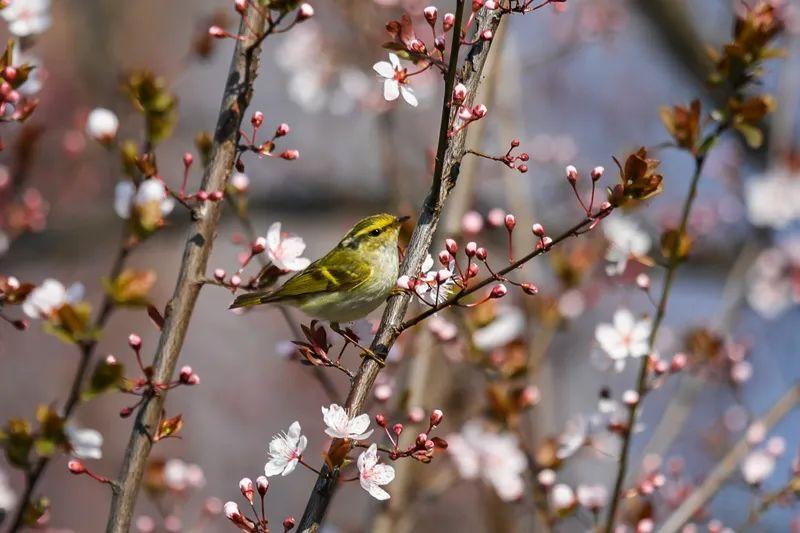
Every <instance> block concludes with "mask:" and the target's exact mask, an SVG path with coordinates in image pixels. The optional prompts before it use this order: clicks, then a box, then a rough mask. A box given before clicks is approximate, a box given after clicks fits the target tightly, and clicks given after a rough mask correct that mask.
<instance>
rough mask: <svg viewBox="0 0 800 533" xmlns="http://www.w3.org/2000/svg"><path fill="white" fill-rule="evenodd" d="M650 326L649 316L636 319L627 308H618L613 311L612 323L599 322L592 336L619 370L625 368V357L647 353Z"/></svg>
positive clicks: (640, 355)
mask: <svg viewBox="0 0 800 533" xmlns="http://www.w3.org/2000/svg"><path fill="white" fill-rule="evenodd" d="M650 327H651V326H650V319H649V318H643V319H641V320H636V318H635V317H634V316H633V313H631V312H630V311H628V310H627V309H618V310H617V312H616V313H614V323H613V324H599V325H598V326H597V328H596V329H595V332H594V336H595V339H597V342H598V343H599V344H600V347H601V348H602V349H603V350H604V351H605V352H606V354H608V356H609V357H610V358H611V359H612V360H613V361H614V364H615V367H616V370H617V372H620V371H621V370H622V369H623V368H625V359H627V358H628V357H642V356H643V355H646V354H647V352H648V337H649V336H650Z"/></svg>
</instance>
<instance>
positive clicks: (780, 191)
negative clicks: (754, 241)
mask: <svg viewBox="0 0 800 533" xmlns="http://www.w3.org/2000/svg"><path fill="white" fill-rule="evenodd" d="M745 201H746V204H747V217H748V218H749V219H750V222H752V223H753V224H754V225H756V226H767V227H770V228H774V229H783V228H786V227H787V226H788V225H789V224H791V223H792V222H794V221H796V220H798V219H800V172H798V171H796V170H790V169H788V168H786V167H783V166H780V167H776V168H773V169H770V170H768V171H767V172H765V173H764V174H761V175H759V176H755V177H753V178H751V179H750V180H748V181H747V183H746V184H745Z"/></svg>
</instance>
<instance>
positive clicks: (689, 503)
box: [659, 383, 800, 533]
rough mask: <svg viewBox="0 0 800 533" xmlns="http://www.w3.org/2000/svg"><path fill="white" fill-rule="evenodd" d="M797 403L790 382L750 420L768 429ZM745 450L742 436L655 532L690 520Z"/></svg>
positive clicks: (799, 398) (667, 532) (796, 388)
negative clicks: (776, 398)
mask: <svg viewBox="0 0 800 533" xmlns="http://www.w3.org/2000/svg"><path fill="white" fill-rule="evenodd" d="M798 403H800V383H796V384H794V385H793V386H792V387H791V388H790V389H789V390H788V391H786V392H785V393H784V394H783V396H781V397H780V398H779V399H778V401H777V402H775V404H774V405H773V406H772V407H770V409H769V410H768V411H767V412H766V413H765V414H764V416H762V417H761V418H759V419H758V420H756V421H754V422H753V423H754V424H761V425H763V426H764V429H765V430H767V431H769V430H770V429H771V428H772V427H773V426H774V425H775V424H777V423H778V422H779V421H780V420H781V419H782V418H783V417H784V416H786V415H787V414H788V413H789V412H790V411H791V410H792V409H794V408H795V407H796V406H797V404H798ZM749 450H750V446H749V444H748V442H747V437H746V436H745V437H742V438H741V440H739V442H737V443H736V445H735V446H734V447H733V448H731V450H730V451H729V452H728V453H727V455H725V457H723V458H722V460H721V461H720V462H719V463H718V464H717V466H715V467H714V469H713V470H712V471H711V473H710V474H709V475H708V476H707V477H706V479H705V481H703V483H702V484H701V485H700V486H699V487H697V488H696V489H695V490H694V492H692V493H691V494H690V495H689V497H687V498H686V499H685V500H684V501H683V503H682V504H681V505H680V506H679V507H678V508H677V509H676V510H675V511H674V512H673V513H672V514H671V515H670V516H669V517H668V518H667V520H666V521H665V522H664V524H663V525H662V526H661V528H660V529H659V532H660V533H675V532H677V531H679V530H680V528H681V527H682V526H683V524H685V523H686V522H688V521H689V520H691V518H692V516H694V514H695V513H696V512H697V511H698V510H699V509H700V508H701V507H702V506H703V505H705V504H706V503H707V502H708V501H709V500H711V498H712V497H713V496H714V495H715V494H716V493H717V491H719V489H720V488H721V487H722V486H723V484H724V483H725V481H727V479H728V478H729V477H731V475H732V474H733V473H734V472H735V471H736V469H737V467H738V466H739V464H740V463H741V462H742V459H744V457H745V455H747V452H748V451H749Z"/></svg>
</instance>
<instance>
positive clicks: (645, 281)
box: [636, 272, 650, 291]
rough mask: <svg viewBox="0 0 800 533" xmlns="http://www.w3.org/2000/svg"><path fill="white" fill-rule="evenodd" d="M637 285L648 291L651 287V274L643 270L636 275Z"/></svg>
mask: <svg viewBox="0 0 800 533" xmlns="http://www.w3.org/2000/svg"><path fill="white" fill-rule="evenodd" d="M636 286H637V287H639V288H640V289H642V290H643V291H646V290H648V289H649V288H650V276H648V275H647V274H645V273H644V272H642V273H641V274H639V275H638V276H636Z"/></svg>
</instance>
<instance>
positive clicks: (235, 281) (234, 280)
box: [231, 274, 242, 287]
mask: <svg viewBox="0 0 800 533" xmlns="http://www.w3.org/2000/svg"><path fill="white" fill-rule="evenodd" d="M241 284H242V278H241V276H239V275H238V274H234V275H233V276H231V285H232V286H234V287H238V286H239V285H241Z"/></svg>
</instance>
